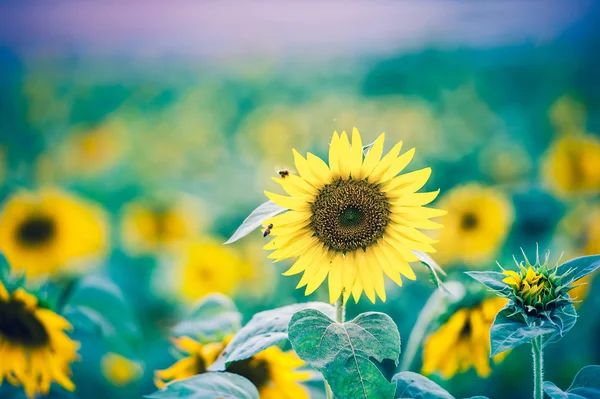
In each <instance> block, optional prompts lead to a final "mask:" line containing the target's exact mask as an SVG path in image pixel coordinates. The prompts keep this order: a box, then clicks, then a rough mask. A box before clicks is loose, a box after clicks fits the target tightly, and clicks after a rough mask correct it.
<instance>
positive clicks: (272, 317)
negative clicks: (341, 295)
mask: <svg viewBox="0 0 600 399" xmlns="http://www.w3.org/2000/svg"><path fill="white" fill-rule="evenodd" d="M308 308H312V309H319V310H321V311H322V312H325V313H327V314H329V315H332V316H333V315H334V314H335V308H334V307H333V306H331V305H329V304H326V303H323V302H307V303H297V304H294V305H289V306H284V307H281V308H277V309H272V310H267V311H264V312H260V313H257V314H255V315H254V316H253V317H252V319H251V320H250V321H249V322H248V324H246V325H245V326H244V327H242V329H241V330H240V331H239V332H238V333H237V334H236V335H235V337H234V338H233V340H232V341H231V342H230V343H229V345H227V347H226V348H225V350H224V351H223V352H222V353H221V354H220V355H219V357H218V358H217V360H216V361H215V362H214V363H213V364H212V365H211V366H210V369H211V370H213V371H220V370H225V369H226V368H227V366H228V365H229V364H230V363H231V362H235V361H239V360H244V359H247V358H249V357H251V356H253V355H255V354H257V353H258V352H261V351H263V350H265V349H267V348H268V347H270V346H273V345H276V344H278V343H281V342H283V341H285V340H286V339H288V324H289V322H290V319H291V317H292V315H293V314H294V313H296V312H297V311H299V310H303V309H308Z"/></svg>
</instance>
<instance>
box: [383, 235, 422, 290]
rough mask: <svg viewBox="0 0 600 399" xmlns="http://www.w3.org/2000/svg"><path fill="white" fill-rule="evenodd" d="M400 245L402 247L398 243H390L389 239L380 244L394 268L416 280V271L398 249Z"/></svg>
mask: <svg viewBox="0 0 600 399" xmlns="http://www.w3.org/2000/svg"><path fill="white" fill-rule="evenodd" d="M398 247H400V246H399V245H397V246H394V245H390V244H389V242H388V240H382V241H381V242H380V245H379V248H380V249H381V252H382V253H383V255H384V256H385V257H386V259H387V260H388V263H389V264H390V265H391V266H392V267H393V268H394V269H396V270H397V271H398V272H399V273H400V274H402V275H403V276H404V277H406V278H407V279H409V280H416V279H417V276H416V275H415V272H414V271H413V269H412V268H411V267H410V265H409V264H408V262H407V260H406V258H405V257H404V255H403V254H402V253H401V252H399V251H398ZM415 258H416V257H415Z"/></svg>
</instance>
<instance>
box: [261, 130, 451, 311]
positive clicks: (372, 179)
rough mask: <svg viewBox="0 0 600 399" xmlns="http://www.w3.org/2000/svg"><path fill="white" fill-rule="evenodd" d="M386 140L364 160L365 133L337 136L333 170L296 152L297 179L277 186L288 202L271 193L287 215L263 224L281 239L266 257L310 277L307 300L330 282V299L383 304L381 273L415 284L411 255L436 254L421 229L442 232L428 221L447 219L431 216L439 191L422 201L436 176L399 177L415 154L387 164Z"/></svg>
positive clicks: (305, 279) (390, 158)
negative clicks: (284, 261)
mask: <svg viewBox="0 0 600 399" xmlns="http://www.w3.org/2000/svg"><path fill="white" fill-rule="evenodd" d="M383 141H384V134H382V135H381V136H379V138H377V140H376V141H375V142H374V143H373V145H372V147H371V148H370V151H369V152H368V154H367V155H366V156H365V157H363V144H362V141H361V137H360V134H359V132H358V131H357V130H356V129H354V130H353V132H352V145H350V142H349V140H348V136H347V135H346V132H342V134H341V135H340V136H338V134H337V133H334V134H333V138H332V140H331V145H330V147H329V165H327V164H326V163H325V162H324V161H323V160H321V159H320V158H319V157H317V156H315V155H313V154H311V153H308V154H307V158H304V157H303V156H302V155H300V154H299V153H298V152H297V151H296V150H294V151H293V152H294V161H295V165H296V170H297V171H298V172H299V175H292V174H290V175H289V176H288V177H287V178H285V179H279V178H276V179H275V181H276V182H278V183H279V184H280V185H281V186H282V187H283V189H284V190H285V191H286V192H287V193H288V194H289V195H290V196H289V197H287V196H283V195H278V194H273V193H270V192H266V191H265V194H266V195H267V197H269V198H270V199H271V200H272V201H273V202H275V203H276V204H277V205H280V206H282V207H284V208H287V209H289V211H288V212H285V213H283V214H280V215H277V216H275V217H273V218H271V219H269V220H267V221H265V222H264V225H265V226H269V225H272V228H271V229H270V231H271V234H272V235H273V236H274V237H275V238H274V239H272V240H271V241H270V242H269V243H268V244H267V245H265V247H264V248H265V249H267V250H275V251H274V252H273V253H271V254H270V255H269V256H268V257H269V258H271V259H275V261H280V260H282V259H286V258H296V257H298V259H297V261H296V262H295V263H294V265H293V266H292V267H291V269H289V270H288V271H287V272H285V273H284V275H294V274H298V273H302V272H304V274H303V276H302V279H301V280H300V283H299V284H298V288H300V287H303V286H306V292H305V294H306V295H309V294H311V293H312V292H314V291H315V290H316V289H317V288H318V287H319V286H320V285H321V284H322V283H323V281H324V280H325V278H327V277H328V282H329V299H330V301H331V302H332V303H333V302H335V301H336V300H337V299H338V298H340V296H341V295H342V294H343V296H342V298H343V300H344V302H345V301H347V300H348V298H349V296H350V294H352V295H353V297H354V300H355V301H358V300H359V299H360V297H361V295H362V293H363V291H364V292H365V294H366V295H367V297H368V298H369V299H370V300H371V302H375V293H377V295H379V297H380V298H381V299H382V300H383V301H385V298H386V293H385V288H384V278H383V273H385V274H386V275H387V276H388V277H390V278H391V279H392V280H393V281H394V282H396V283H397V284H398V285H402V280H401V278H400V275H401V274H402V275H404V276H405V277H406V278H408V279H411V280H414V279H415V278H416V277H415V273H414V272H413V270H412V269H411V267H410V265H409V264H408V262H414V261H417V257H416V256H415V255H414V253H413V252H412V251H423V252H435V249H434V248H433V247H432V246H431V244H432V243H434V242H435V240H432V239H431V238H429V237H428V236H426V235H425V234H423V233H422V232H420V231H419V230H418V229H437V228H440V227H441V225H440V224H438V223H434V222H432V221H430V220H428V219H429V218H431V217H435V216H440V215H443V214H445V212H444V211H440V210H437V209H432V208H426V207H424V206H423V205H425V204H428V203H430V202H431V201H433V200H434V199H435V198H436V197H437V195H438V193H439V190H438V191H433V192H426V193H416V191H417V190H419V189H420V188H421V187H423V186H424V185H425V183H426V182H427V180H428V179H429V176H430V175H431V168H424V169H420V170H417V171H414V172H411V173H406V174H403V175H400V176H396V175H397V174H398V173H400V171H402V170H403V169H404V168H405V167H406V166H407V165H408V164H409V162H410V161H411V160H412V158H413V155H414V152H415V151H414V149H411V150H409V151H407V152H405V153H404V154H402V155H400V156H399V154H400V149H401V147H402V142H400V143H397V144H396V145H395V146H394V147H393V148H392V150H391V151H390V152H389V153H387V154H386V155H385V156H384V157H383V158H382V157H381V155H382V152H383Z"/></svg>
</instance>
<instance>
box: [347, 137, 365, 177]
mask: <svg viewBox="0 0 600 399" xmlns="http://www.w3.org/2000/svg"><path fill="white" fill-rule="evenodd" d="M362 151H363V145H362V139H361V138H360V133H358V130H357V129H356V128H353V129H352V149H351V150H350V161H349V162H350V176H351V177H352V178H353V179H360V176H361V174H360V170H361V168H362V160H363V152H362Z"/></svg>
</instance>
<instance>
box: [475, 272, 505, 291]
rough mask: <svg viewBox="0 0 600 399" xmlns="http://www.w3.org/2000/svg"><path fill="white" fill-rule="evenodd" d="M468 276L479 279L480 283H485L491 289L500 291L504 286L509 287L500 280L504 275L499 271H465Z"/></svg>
mask: <svg viewBox="0 0 600 399" xmlns="http://www.w3.org/2000/svg"><path fill="white" fill-rule="evenodd" d="M466 273H467V275H468V276H469V277H472V278H474V279H475V280H477V281H479V282H480V283H481V284H483V285H485V286H486V287H488V288H491V289H493V290H494V291H502V290H505V289H506V288H509V287H508V285H506V283H503V282H502V280H504V279H505V278H506V276H505V275H504V274H502V273H499V272H466Z"/></svg>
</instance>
